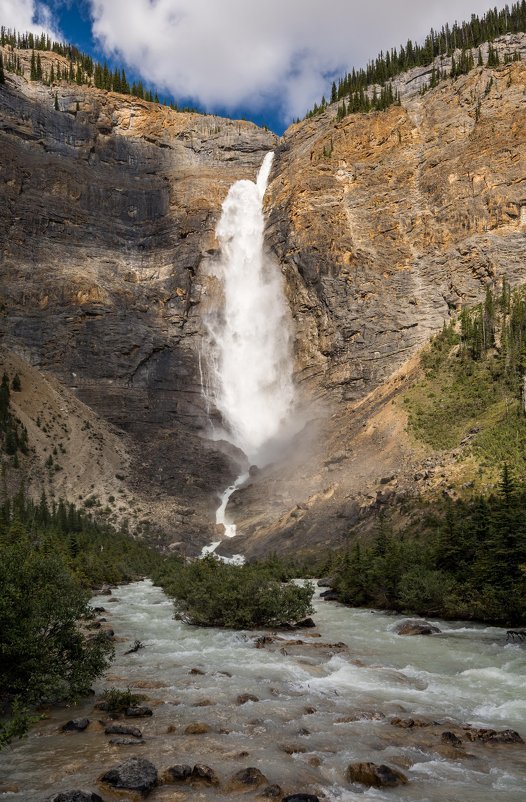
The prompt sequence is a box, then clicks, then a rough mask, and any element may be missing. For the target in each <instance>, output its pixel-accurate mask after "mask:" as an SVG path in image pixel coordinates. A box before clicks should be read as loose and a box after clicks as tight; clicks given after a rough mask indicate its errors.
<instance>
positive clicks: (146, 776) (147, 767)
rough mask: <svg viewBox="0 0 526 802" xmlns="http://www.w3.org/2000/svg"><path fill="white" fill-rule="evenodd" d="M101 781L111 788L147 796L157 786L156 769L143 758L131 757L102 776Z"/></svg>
mask: <svg viewBox="0 0 526 802" xmlns="http://www.w3.org/2000/svg"><path fill="white" fill-rule="evenodd" d="M101 781H102V782H103V783H106V784H107V785H111V786H112V787H113V788H122V789H124V790H126V791H137V792H138V793H140V794H141V795H142V796H147V795H148V794H149V793H150V791H151V790H152V788H154V787H155V786H156V785H157V769H156V768H155V766H154V765H153V763H151V762H150V761H149V760H146V759H145V758H143V757H131V758H129V760H126V761H124V763H121V764H120V765H119V766H116V767H115V768H113V769H110V770H109V771H107V772H106V773H105V774H103V775H102V777H101Z"/></svg>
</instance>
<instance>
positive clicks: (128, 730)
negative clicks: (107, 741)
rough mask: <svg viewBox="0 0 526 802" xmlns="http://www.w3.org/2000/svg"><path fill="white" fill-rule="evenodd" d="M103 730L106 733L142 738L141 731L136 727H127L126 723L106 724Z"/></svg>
mask: <svg viewBox="0 0 526 802" xmlns="http://www.w3.org/2000/svg"><path fill="white" fill-rule="evenodd" d="M104 732H105V733H106V735H132V736H133V737H134V738H142V732H141V731H140V729H139V728H138V727H131V726H130V727H128V726H126V724H108V726H107V727H105V729H104Z"/></svg>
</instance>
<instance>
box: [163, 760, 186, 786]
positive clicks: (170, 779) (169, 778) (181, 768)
mask: <svg viewBox="0 0 526 802" xmlns="http://www.w3.org/2000/svg"><path fill="white" fill-rule="evenodd" d="M191 776H192V767H191V766H188V764H186V763H178V764H176V765H175V766H170V768H169V769H166V771H165V772H164V774H163V780H164V782H165V783H176V782H184V781H185V780H187V779H188V778H189V777H191Z"/></svg>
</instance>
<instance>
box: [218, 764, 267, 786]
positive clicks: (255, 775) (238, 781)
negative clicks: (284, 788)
mask: <svg viewBox="0 0 526 802" xmlns="http://www.w3.org/2000/svg"><path fill="white" fill-rule="evenodd" d="M267 783H268V780H267V778H266V777H265V775H264V774H262V773H261V771H260V770H259V769H256V768H254V767H252V766H251V767H249V768H246V769H241V771H238V772H236V774H234V776H233V777H232V779H231V780H230V782H229V783H228V786H227V791H246V790H247V789H248V788H259V786H260V785H265V784H267Z"/></svg>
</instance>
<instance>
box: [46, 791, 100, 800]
mask: <svg viewBox="0 0 526 802" xmlns="http://www.w3.org/2000/svg"><path fill="white" fill-rule="evenodd" d="M50 802H103V800H102V798H101V797H100V796H99V795H98V794H94V793H92V792H91V791H64V793H62V794H58V795H57V796H54V797H52V798H51V800H50Z"/></svg>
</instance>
